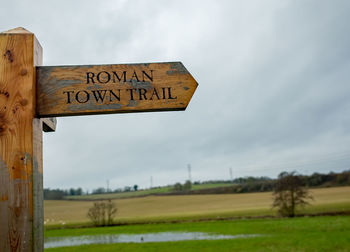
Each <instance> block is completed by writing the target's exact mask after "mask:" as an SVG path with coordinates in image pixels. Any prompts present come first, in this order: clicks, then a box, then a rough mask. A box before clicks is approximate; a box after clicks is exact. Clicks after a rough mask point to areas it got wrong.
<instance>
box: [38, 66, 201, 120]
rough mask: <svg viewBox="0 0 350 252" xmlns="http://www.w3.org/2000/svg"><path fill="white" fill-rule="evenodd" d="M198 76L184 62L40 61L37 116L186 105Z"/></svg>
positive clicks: (144, 110)
mask: <svg viewBox="0 0 350 252" xmlns="http://www.w3.org/2000/svg"><path fill="white" fill-rule="evenodd" d="M197 85H198V84H197V82H196V81H195V79H194V78H193V77H192V75H191V74H190V73H189V72H188V71H187V70H186V68H185V67H184V66H183V64H182V63H181V62H170V63H149V64H119V65H95V66H39V67H37V116H38V117H53V116H56V117H58V116H72V115H91V114H105V113H131V112H147V111H170V110H185V109H186V107H187V105H188V103H189V101H190V100H191V97H192V95H193V93H194V91H195V90H196V88H197Z"/></svg>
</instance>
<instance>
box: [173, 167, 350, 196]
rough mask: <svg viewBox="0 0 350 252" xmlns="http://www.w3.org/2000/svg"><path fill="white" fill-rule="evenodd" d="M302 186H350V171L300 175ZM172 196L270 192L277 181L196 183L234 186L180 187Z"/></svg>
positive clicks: (252, 179) (267, 178)
mask: <svg viewBox="0 0 350 252" xmlns="http://www.w3.org/2000/svg"><path fill="white" fill-rule="evenodd" d="M299 177H300V180H301V186H305V187H332V186H345V185H350V170H347V171H343V172H340V173H335V172H330V173H328V174H322V173H313V174H312V175H309V176H308V175H300V176H299ZM178 184H179V183H176V184H175V185H174V189H173V191H172V192H171V193H170V194H224V193H247V192H270V191H273V190H274V188H275V185H276V179H271V178H269V177H244V178H236V179H234V180H209V181H204V182H200V181H195V182H193V184H194V185H199V184H232V186H226V187H216V188H204V189H197V190H179V189H178V188H181V187H179V185H178Z"/></svg>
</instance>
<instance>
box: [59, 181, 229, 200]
mask: <svg viewBox="0 0 350 252" xmlns="http://www.w3.org/2000/svg"><path fill="white" fill-rule="evenodd" d="M226 186H232V184H228V183H212V184H199V185H192V190H200V189H207V188H216V187H226ZM172 190H173V186H164V187H160V188H151V189H145V190H139V191H131V192H120V193H104V194H92V195H76V196H66V197H65V199H67V200H99V199H124V198H131V197H142V196H149V195H154V194H163V193H164V194H165V193H169V192H172Z"/></svg>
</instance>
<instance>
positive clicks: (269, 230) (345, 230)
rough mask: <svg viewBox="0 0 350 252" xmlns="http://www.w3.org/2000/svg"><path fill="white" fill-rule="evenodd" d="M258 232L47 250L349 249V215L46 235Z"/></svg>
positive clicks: (51, 234)
mask: <svg viewBox="0 0 350 252" xmlns="http://www.w3.org/2000/svg"><path fill="white" fill-rule="evenodd" d="M169 231H172V232H180V231H181V232H207V233H211V234H214V233H215V234H226V235H237V234H260V235H262V236H260V237H255V238H239V239H229V240H202V241H177V242H150V243H119V244H98V245H84V246H76V247H64V248H53V249H47V251H52V252H53V251H67V252H68V251H84V252H89V251H350V217H349V216H332V217H329V216H328V217H300V218H294V219H250V220H249V219H247V220H231V221H210V222H195V223H174V224H144V225H127V226H115V227H105V228H84V229H78V228H76V229H56V230H47V231H46V232H45V237H57V236H80V235H96V234H99V235H101V234H140V233H157V232H169Z"/></svg>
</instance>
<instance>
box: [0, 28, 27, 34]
mask: <svg viewBox="0 0 350 252" xmlns="http://www.w3.org/2000/svg"><path fill="white" fill-rule="evenodd" d="M2 33H19V34H33V33H32V32H30V31H28V30H27V29H25V28H23V27H17V28H14V29H11V30H8V31H4V32H2Z"/></svg>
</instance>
